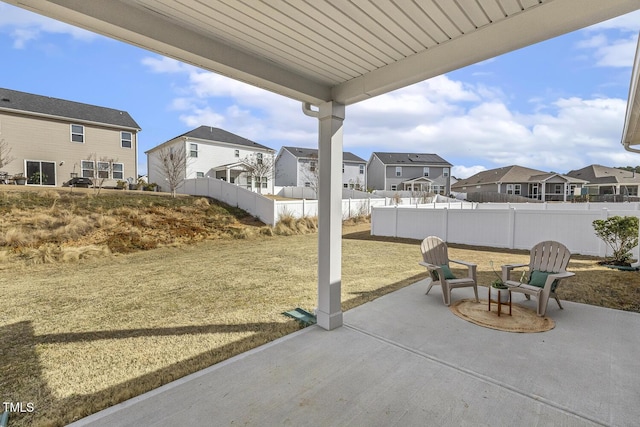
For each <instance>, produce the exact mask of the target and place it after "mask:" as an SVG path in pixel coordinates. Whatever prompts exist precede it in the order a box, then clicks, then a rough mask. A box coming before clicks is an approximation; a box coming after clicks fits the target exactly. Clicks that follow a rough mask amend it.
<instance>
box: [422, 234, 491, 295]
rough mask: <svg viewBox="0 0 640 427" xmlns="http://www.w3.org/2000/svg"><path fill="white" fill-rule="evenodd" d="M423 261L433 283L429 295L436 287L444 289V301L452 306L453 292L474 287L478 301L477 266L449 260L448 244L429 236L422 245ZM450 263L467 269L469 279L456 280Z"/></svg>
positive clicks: (430, 285)
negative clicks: (453, 290) (457, 289)
mask: <svg viewBox="0 0 640 427" xmlns="http://www.w3.org/2000/svg"><path fill="white" fill-rule="evenodd" d="M420 250H421V251H422V261H421V262H420V263H419V264H420V265H422V266H424V267H426V268H427V270H429V274H430V275H431V283H429V287H428V288H427V294H429V291H430V290H431V288H432V287H433V286H435V285H440V286H441V287H442V300H443V301H444V303H445V305H447V306H448V305H451V290H452V289H456V288H464V287H473V291H474V292H475V294H476V301H478V281H477V276H476V268H477V265H476V264H472V263H469V262H465V261H459V260H455V259H449V251H448V248H447V244H446V243H445V242H444V241H442V239H440V238H439V237H436V236H429V237H427V238H425V239H424V240H423V241H422V244H421V245H420ZM449 263H456V264H460V265H464V266H465V267H467V272H468V274H467V277H461V278H456V277H455V276H453V274H452V273H451V269H450V267H449Z"/></svg>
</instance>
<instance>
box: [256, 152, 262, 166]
mask: <svg viewBox="0 0 640 427" xmlns="http://www.w3.org/2000/svg"><path fill="white" fill-rule="evenodd" d="M256 163H257V164H259V165H261V164H262V153H258V154H256Z"/></svg>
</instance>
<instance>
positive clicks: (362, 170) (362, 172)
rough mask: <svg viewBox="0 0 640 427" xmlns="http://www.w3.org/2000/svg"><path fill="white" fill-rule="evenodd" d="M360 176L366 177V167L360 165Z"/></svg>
mask: <svg viewBox="0 0 640 427" xmlns="http://www.w3.org/2000/svg"><path fill="white" fill-rule="evenodd" d="M360 175H364V165H360Z"/></svg>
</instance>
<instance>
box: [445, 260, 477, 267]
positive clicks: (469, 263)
mask: <svg viewBox="0 0 640 427" xmlns="http://www.w3.org/2000/svg"><path fill="white" fill-rule="evenodd" d="M449 262H455V263H456V264H461V265H465V266H467V267H477V266H478V264H474V263H472V262H466V261H459V260H457V259H450V260H449Z"/></svg>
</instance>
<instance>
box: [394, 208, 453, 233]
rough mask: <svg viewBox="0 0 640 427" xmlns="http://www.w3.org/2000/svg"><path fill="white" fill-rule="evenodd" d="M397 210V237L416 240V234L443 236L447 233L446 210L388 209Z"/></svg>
mask: <svg viewBox="0 0 640 427" xmlns="http://www.w3.org/2000/svg"><path fill="white" fill-rule="evenodd" d="M386 209H396V210H397V212H398V213H397V218H396V230H397V231H396V237H407V238H410V239H415V238H416V237H415V236H416V234H418V235H424V236H425V237H426V236H430V235H435V236H441V235H443V233H446V215H447V211H446V209H438V210H434V209H429V210H427V209H416V208H386Z"/></svg>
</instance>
